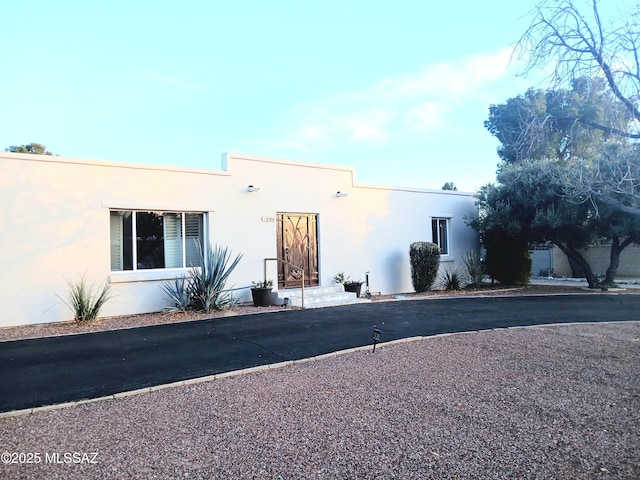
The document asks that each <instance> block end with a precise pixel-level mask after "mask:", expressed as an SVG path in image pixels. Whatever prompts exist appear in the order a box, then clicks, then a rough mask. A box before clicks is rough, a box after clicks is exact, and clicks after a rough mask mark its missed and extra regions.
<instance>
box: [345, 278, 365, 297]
mask: <svg viewBox="0 0 640 480" xmlns="http://www.w3.org/2000/svg"><path fill="white" fill-rule="evenodd" d="M360 290H362V282H349V283H345V284H344V291H345V292H353V293H355V294H356V297H360Z"/></svg>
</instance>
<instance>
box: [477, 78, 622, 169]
mask: <svg viewBox="0 0 640 480" xmlns="http://www.w3.org/2000/svg"><path fill="white" fill-rule="evenodd" d="M625 114H626V111H625V110H624V109H622V108H620V105H619V102H617V101H616V100H615V98H613V97H612V96H611V95H609V94H608V91H607V88H606V84H605V82H604V81H603V80H602V79H598V78H595V79H590V78H578V79H575V80H574V81H573V82H572V84H571V89H569V90H565V89H548V90H543V89H538V90H534V89H532V88H531V89H529V90H527V92H526V93H525V94H524V95H518V96H517V97H514V98H510V99H508V100H507V101H506V103H503V104H497V105H491V106H490V107H489V118H488V119H487V120H486V121H485V123H484V125H485V127H486V128H487V129H488V130H489V131H490V132H491V133H492V134H493V135H494V136H495V137H496V138H497V139H498V140H499V141H500V143H501V145H500V147H498V155H499V156H500V158H501V159H502V160H503V161H505V162H517V161H520V160H524V159H531V158H555V159H558V160H560V161H573V160H575V159H583V160H591V159H593V158H595V156H596V155H597V154H598V149H599V146H600V144H601V142H602V141H603V140H605V139H606V138H608V137H609V136H610V135H611V134H610V133H607V132H603V131H602V130H597V129H593V128H592V127H590V126H588V125H587V124H585V123H584V122H583V121H581V120H580V119H583V120H585V121H589V122H591V123H594V122H597V123H608V124H611V125H617V126H618V127H624V126H625V125H626V123H627V121H628V120H629V119H628V116H626V115H625Z"/></svg>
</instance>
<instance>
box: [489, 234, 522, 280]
mask: <svg viewBox="0 0 640 480" xmlns="http://www.w3.org/2000/svg"><path fill="white" fill-rule="evenodd" d="M484 246H485V248H486V250H487V273H488V274H489V276H491V278H493V279H495V280H497V281H498V282H500V283H501V284H503V285H528V284H529V280H530V278H531V257H530V256H529V246H528V244H527V242H526V241H525V240H522V239H520V240H517V239H514V238H513V237H503V238H500V239H497V238H494V239H492V240H491V241H487V240H486V239H485V242H484Z"/></svg>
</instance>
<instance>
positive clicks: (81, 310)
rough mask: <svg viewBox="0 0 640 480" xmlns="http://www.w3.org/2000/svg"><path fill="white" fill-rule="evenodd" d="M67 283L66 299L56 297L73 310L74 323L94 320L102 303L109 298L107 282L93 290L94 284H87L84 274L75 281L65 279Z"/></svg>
mask: <svg viewBox="0 0 640 480" xmlns="http://www.w3.org/2000/svg"><path fill="white" fill-rule="evenodd" d="M67 285H68V286H69V293H68V296H67V299H64V298H62V297H60V296H59V297H58V298H60V300H62V301H63V302H64V303H65V305H67V306H68V307H69V308H70V309H71V310H72V311H73V313H74V320H75V321H76V323H86V322H91V321H92V320H95V319H96V318H97V317H98V315H99V314H100V310H101V309H102V307H103V306H104V304H105V303H106V302H107V300H109V299H110V298H111V286H110V285H109V284H107V283H105V284H104V285H103V286H102V289H99V290H95V286H94V285H87V281H86V279H85V277H84V276H83V277H82V278H81V279H80V280H79V281H78V282H77V283H73V282H71V281H70V280H67Z"/></svg>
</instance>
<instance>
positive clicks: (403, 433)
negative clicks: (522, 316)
mask: <svg viewBox="0 0 640 480" xmlns="http://www.w3.org/2000/svg"><path fill="white" fill-rule="evenodd" d="M639 365H640V322H624V323H612V324H582V325H568V326H558V325H556V326H549V327H535V328H517V329H508V330H494V331H487V332H476V333H469V334H461V335H451V336H442V337H436V338H432V339H427V340H420V341H413V342H408V343H402V344H395V345H389V346H383V347H382V348H378V350H376V353H375V354H373V353H372V352H371V351H370V350H367V351H359V352H355V353H349V354H344V355H340V356H336V357H333V358H328V359H324V360H321V361H315V362H308V363H303V364H297V365H294V366H290V367H284V368H281V369H276V370H270V371H268V372H262V373H252V374H248V375H243V376H237V377H231V378H226V379H222V380H216V381H213V382H209V383H200V384H196V385H190V386H183V387H176V388H170V389H165V390H160V391H156V392H152V393H148V394H143V395H136V396H131V397H126V398H121V399H116V400H105V401H99V402H96V403H90V404H85V405H81V406H77V407H73V408H65V409H61V410H55V411H49V412H40V413H36V414H32V415H23V416H18V417H12V418H3V419H0V438H1V442H2V448H1V451H2V452H9V453H11V452H16V453H22V454H24V455H22V456H20V455H13V456H11V455H9V456H7V455H6V454H3V462H4V461H6V460H7V459H8V460H9V461H12V460H15V461H16V462H21V461H28V460H29V459H31V461H32V462H33V463H29V464H19V463H15V464H0V478H34V479H35V478H64V479H74V478H83V479H85V478H91V479H100V478H158V479H160V478H162V479H164V478H190V479H193V478H195V479H212V478H224V479H236V478H238V479H240V478H242V479H244V478H256V479H302V478H304V479H337V478H340V479H342V478H354V479H355V478H357V479H361V478H371V479H373V478H376V479H391V478H400V479H425V478H437V479H446V478H482V479H489V478H496V479H498V478H500V479H502V478H539V479H554V478H557V479H569V478H571V479H583V478H584V479H598V478H602V479H613V478H615V479H620V478H628V479H637V478H640V449H639V448H638V445H639V444H640V442H639V440H640V438H639V434H638V432H639V431H640V397H639V393H640V377H639V371H638V366H639ZM78 374H79V375H82V372H78ZM36 454H37V455H36ZM38 459H39V460H38ZM96 462H97V463H96Z"/></svg>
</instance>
